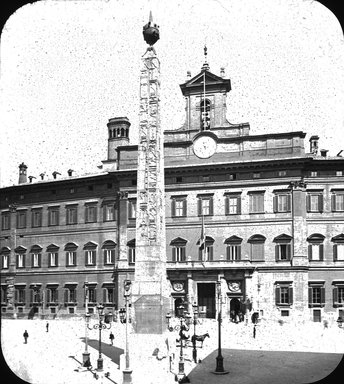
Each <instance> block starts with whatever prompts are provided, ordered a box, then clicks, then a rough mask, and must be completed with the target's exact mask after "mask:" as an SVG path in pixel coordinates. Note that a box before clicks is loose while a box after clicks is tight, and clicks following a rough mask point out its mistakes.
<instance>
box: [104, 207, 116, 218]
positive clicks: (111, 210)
mask: <svg viewBox="0 0 344 384" xmlns="http://www.w3.org/2000/svg"><path fill="white" fill-rule="evenodd" d="M103 209H104V221H114V220H115V205H114V204H113V203H112V204H106V205H104V208H103Z"/></svg>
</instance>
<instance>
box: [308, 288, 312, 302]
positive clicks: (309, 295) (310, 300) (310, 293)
mask: <svg viewBox="0 0 344 384" xmlns="http://www.w3.org/2000/svg"><path fill="white" fill-rule="evenodd" d="M312 292H313V289H312V288H311V287H309V288H308V304H309V305H311V304H313V295H312Z"/></svg>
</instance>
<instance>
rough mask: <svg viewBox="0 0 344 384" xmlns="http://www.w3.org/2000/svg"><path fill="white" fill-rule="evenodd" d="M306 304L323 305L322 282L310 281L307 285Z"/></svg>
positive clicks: (323, 290)
mask: <svg viewBox="0 0 344 384" xmlns="http://www.w3.org/2000/svg"><path fill="white" fill-rule="evenodd" d="M308 304H309V306H310V307H319V306H324V305H325V287H324V284H322V283H321V284H320V283H318V284H316V283H310V284H309V287H308Z"/></svg>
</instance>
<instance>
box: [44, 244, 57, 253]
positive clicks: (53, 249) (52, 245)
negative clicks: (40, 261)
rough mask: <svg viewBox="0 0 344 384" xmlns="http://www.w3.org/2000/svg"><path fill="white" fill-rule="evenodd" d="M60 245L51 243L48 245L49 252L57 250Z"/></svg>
mask: <svg viewBox="0 0 344 384" xmlns="http://www.w3.org/2000/svg"><path fill="white" fill-rule="evenodd" d="M59 249H60V247H59V246H58V245H56V244H50V245H48V246H47V252H57V251H58V250H59Z"/></svg>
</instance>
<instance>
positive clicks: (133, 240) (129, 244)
mask: <svg viewBox="0 0 344 384" xmlns="http://www.w3.org/2000/svg"><path fill="white" fill-rule="evenodd" d="M127 246H128V247H135V246H136V239H132V240H129V241H128V242H127Z"/></svg>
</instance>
